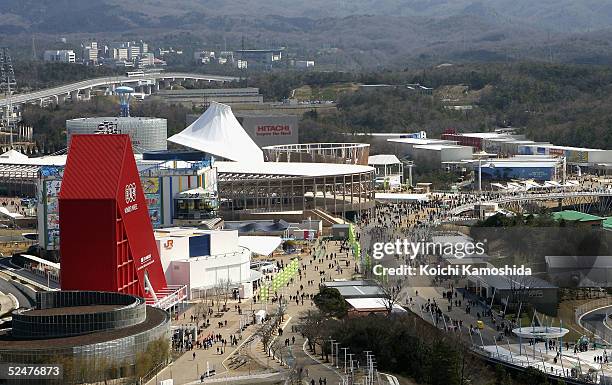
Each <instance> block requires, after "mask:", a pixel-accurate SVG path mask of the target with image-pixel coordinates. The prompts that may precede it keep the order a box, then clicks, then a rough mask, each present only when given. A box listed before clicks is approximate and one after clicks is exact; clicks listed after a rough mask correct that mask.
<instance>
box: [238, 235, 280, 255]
mask: <svg viewBox="0 0 612 385" xmlns="http://www.w3.org/2000/svg"><path fill="white" fill-rule="evenodd" d="M281 243H282V239H281V238H280V237H267V236H240V237H238V245H240V246H242V247H246V248H247V249H249V250H251V252H253V253H255V254H259V255H270V254H272V252H273V251H274V250H276V248H277V247H278V246H280V244H281Z"/></svg>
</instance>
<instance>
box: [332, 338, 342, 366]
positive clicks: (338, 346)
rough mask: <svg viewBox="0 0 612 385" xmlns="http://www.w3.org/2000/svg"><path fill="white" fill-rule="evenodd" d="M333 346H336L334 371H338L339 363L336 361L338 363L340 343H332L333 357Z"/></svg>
mask: <svg viewBox="0 0 612 385" xmlns="http://www.w3.org/2000/svg"><path fill="white" fill-rule="evenodd" d="M333 345H336V369H338V364H339V362H338V361H340V357H339V354H338V352H339V348H340V342H334V343H333V344H332V355H333V353H334V352H333Z"/></svg>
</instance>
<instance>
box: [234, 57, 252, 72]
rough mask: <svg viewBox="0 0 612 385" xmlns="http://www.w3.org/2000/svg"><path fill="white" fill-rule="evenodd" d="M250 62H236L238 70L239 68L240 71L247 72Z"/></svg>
mask: <svg viewBox="0 0 612 385" xmlns="http://www.w3.org/2000/svg"><path fill="white" fill-rule="evenodd" d="M248 64H249V63H248V62H247V61H246V60H241V59H239V60H236V68H238V69H239V70H245V69H247V68H248Z"/></svg>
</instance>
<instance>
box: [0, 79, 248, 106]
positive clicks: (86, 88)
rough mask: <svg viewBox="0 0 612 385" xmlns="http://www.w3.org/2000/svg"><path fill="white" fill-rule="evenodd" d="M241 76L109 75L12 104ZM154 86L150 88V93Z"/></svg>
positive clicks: (23, 97)
mask: <svg viewBox="0 0 612 385" xmlns="http://www.w3.org/2000/svg"><path fill="white" fill-rule="evenodd" d="M239 79H240V78H237V77H233V76H219V75H205V74H195V73H183V72H161V73H150V74H144V75H139V76H108V77H101V78H95V79H89V80H83V81H80V82H75V83H70V84H65V85H62V86H58V87H53V88H47V89H44V90H40V91H34V92H29V93H25V94H15V95H12V96H11V103H12V105H22V104H26V103H37V104H43V102H44V101H47V100H49V99H52V101H54V102H56V103H57V102H60V101H63V100H64V99H65V98H66V97H70V98H73V99H74V98H77V97H78V96H79V94H80V93H85V94H86V98H89V96H90V91H91V90H92V89H94V88H100V87H110V88H112V89H113V88H114V87H116V86H120V85H135V86H148V87H156V89H159V82H164V81H169V82H172V81H177V80H179V81H184V80H199V81H208V82H222V83H224V82H233V81H237V80H239ZM151 91H153V89H152V88H150V89H149V90H148V92H149V93H150V92H151ZM7 104H8V100H7V99H6V98H2V99H0V108H5V107H6V105H7Z"/></svg>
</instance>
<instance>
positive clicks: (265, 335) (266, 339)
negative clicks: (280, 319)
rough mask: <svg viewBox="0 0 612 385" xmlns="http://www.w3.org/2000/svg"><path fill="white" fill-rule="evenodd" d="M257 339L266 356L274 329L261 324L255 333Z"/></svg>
mask: <svg viewBox="0 0 612 385" xmlns="http://www.w3.org/2000/svg"><path fill="white" fill-rule="evenodd" d="M255 335H256V336H257V337H259V339H260V340H261V343H262V345H263V347H264V350H265V351H266V355H269V351H270V344H271V342H272V337H273V335H274V328H273V327H271V326H270V325H269V324H263V325H262V326H261V327H260V328H259V329H258V330H257V332H256V333H255Z"/></svg>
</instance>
